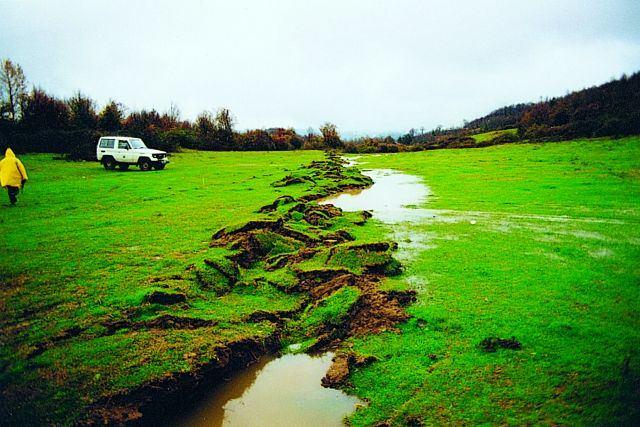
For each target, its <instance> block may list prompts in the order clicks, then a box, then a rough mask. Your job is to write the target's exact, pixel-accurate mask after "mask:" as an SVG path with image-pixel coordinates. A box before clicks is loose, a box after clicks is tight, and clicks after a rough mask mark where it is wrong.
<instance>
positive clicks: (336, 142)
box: [320, 122, 344, 148]
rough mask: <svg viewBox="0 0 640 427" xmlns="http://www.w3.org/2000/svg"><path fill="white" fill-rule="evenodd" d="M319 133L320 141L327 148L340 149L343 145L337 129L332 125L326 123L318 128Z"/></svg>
mask: <svg viewBox="0 0 640 427" xmlns="http://www.w3.org/2000/svg"><path fill="white" fill-rule="evenodd" d="M320 133H322V139H323V141H324V144H325V145H326V146H327V147H328V148H340V147H342V146H343V145H344V144H343V143H342V140H341V139H340V134H339V133H338V128H337V127H336V125H334V124H333V123H329V122H327V123H325V124H323V125H322V126H320Z"/></svg>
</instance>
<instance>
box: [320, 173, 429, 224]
mask: <svg viewBox="0 0 640 427" xmlns="http://www.w3.org/2000/svg"><path fill="white" fill-rule="evenodd" d="M362 173H363V174H364V175H367V176H369V177H370V178H371V179H373V185H372V186H371V187H369V188H365V189H364V190H360V189H359V190H352V191H347V192H345V193H342V194H339V195H337V196H333V197H329V198H326V199H323V200H321V201H320V203H321V204H327V203H330V204H332V205H335V206H337V207H339V208H341V209H342V210H344V211H348V212H353V211H361V210H367V211H371V212H372V213H373V216H374V218H376V219H378V220H380V221H382V222H384V223H387V224H396V223H400V222H414V221H419V220H422V219H424V218H425V217H433V216H434V214H433V213H432V212H430V211H427V210H425V209H419V208H418V205H421V204H422V203H424V202H425V201H427V198H428V197H429V194H430V192H429V188H428V187H427V186H426V185H424V183H423V182H422V180H421V179H420V178H419V177H417V176H413V175H408V174H405V173H402V172H398V171H395V170H391V169H373V170H365V171H363V172H362Z"/></svg>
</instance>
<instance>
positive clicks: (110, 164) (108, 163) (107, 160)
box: [102, 157, 116, 171]
mask: <svg viewBox="0 0 640 427" xmlns="http://www.w3.org/2000/svg"><path fill="white" fill-rule="evenodd" d="M102 166H104V168H105V169H106V170H108V171H112V170H114V169H115V168H116V161H115V159H114V158H113V157H104V158H103V159H102Z"/></svg>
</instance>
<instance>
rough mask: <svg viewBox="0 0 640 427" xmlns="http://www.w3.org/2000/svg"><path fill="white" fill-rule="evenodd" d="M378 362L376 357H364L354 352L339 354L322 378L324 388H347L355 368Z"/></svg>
mask: <svg viewBox="0 0 640 427" xmlns="http://www.w3.org/2000/svg"><path fill="white" fill-rule="evenodd" d="M376 360H377V359H376V358H375V357H374V356H362V355H358V354H356V353H352V352H350V353H339V354H337V355H335V356H334V357H333V360H332V363H331V367H330V368H329V370H328V371H327V374H326V375H325V376H324V378H322V386H323V387H327V388H339V387H342V386H345V385H347V379H348V378H349V374H350V373H351V370H352V369H353V368H354V367H356V368H358V367H361V366H366V365H368V364H370V363H373V362H375V361H376Z"/></svg>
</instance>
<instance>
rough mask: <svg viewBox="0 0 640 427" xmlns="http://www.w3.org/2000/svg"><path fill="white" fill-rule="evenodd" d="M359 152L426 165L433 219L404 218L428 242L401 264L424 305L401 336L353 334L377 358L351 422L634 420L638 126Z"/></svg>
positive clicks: (639, 243) (639, 380) (408, 165)
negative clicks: (633, 132)
mask: <svg viewBox="0 0 640 427" xmlns="http://www.w3.org/2000/svg"><path fill="white" fill-rule="evenodd" d="M359 160H360V161H361V162H362V163H363V164H362V167H364V168H395V169H399V170H402V171H405V172H407V173H410V174H414V175H417V176H420V177H422V178H423V179H424V182H425V183H426V184H427V185H428V186H429V187H430V188H431V191H432V193H433V194H432V196H431V197H430V198H429V200H428V201H427V202H426V203H425V204H424V205H423V206H422V207H424V208H428V209H434V210H436V212H435V213H436V214H437V217H436V218H435V219H432V220H426V221H424V222H422V223H420V224H410V225H406V226H405V229H401V230H398V229H397V230H396V232H399V231H402V232H406V231H408V232H409V234H410V235H411V236H412V238H413V239H414V240H416V241H419V240H425V241H423V242H422V244H424V245H428V247H429V248H428V249H423V250H417V251H416V253H415V259H414V260H413V261H412V262H410V263H409V264H408V270H407V271H406V273H405V276H404V279H405V280H406V281H408V282H409V283H410V284H411V286H413V287H414V288H415V289H416V290H418V292H419V297H418V302H417V303H416V304H415V305H414V306H413V307H412V308H411V310H410V312H411V314H413V316H414V319H412V320H410V321H409V322H408V323H407V324H406V325H405V326H404V327H403V329H402V330H403V333H402V334H400V335H395V334H384V335H378V336H372V337H370V338H368V339H365V340H357V341H355V342H354V344H355V346H356V348H357V349H358V351H360V352H363V353H365V354H372V355H375V356H377V357H378V358H379V359H381V362H379V363H376V364H373V365H372V366H371V367H369V368H367V369H364V370H362V371H360V372H358V373H356V375H355V376H354V377H353V383H354V387H353V389H352V391H353V392H355V393H356V394H358V395H360V396H365V397H367V398H368V399H370V400H371V402H372V404H371V405H370V406H369V407H368V408H366V409H365V410H362V411H360V412H358V413H357V414H356V415H355V416H354V417H353V419H352V421H353V423H354V424H356V425H368V424H371V423H373V422H375V421H376V420H379V419H392V420H393V423H394V424H396V423H397V424H403V422H406V420H407V419H415V420H423V421H425V422H426V423H427V424H441V423H445V424H449V423H453V424H465V423H471V424H476V423H491V424H547V425H553V424H567V425H584V424H587V425H606V424H613V425H620V424H634V423H637V422H638V420H639V418H638V417H639V415H640V414H639V412H638V410H639V407H640V406H639V403H640V402H639V397H640V396H639V387H638V386H639V385H640V351H639V350H638V349H639V346H640V288H639V285H640V267H639V265H640V264H639V262H638V261H639V260H640V139H638V138H629V139H623V140H593V141H575V142H569V143H548V144H527V145H507V146H499V147H491V148H486V149H476V150H442V151H432V152H422V153H410V154H398V155H376V156H365V157H362V158H360V159H359ZM405 234H406V233H405ZM490 336H498V337H502V338H510V337H512V336H515V337H516V339H517V340H519V341H520V342H521V343H522V349H521V350H519V351H513V350H498V351H497V352H495V353H484V352H482V351H480V349H478V347H477V345H478V344H479V343H480V342H481V341H482V340H483V339H484V338H486V337H490ZM429 355H432V357H429Z"/></svg>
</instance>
